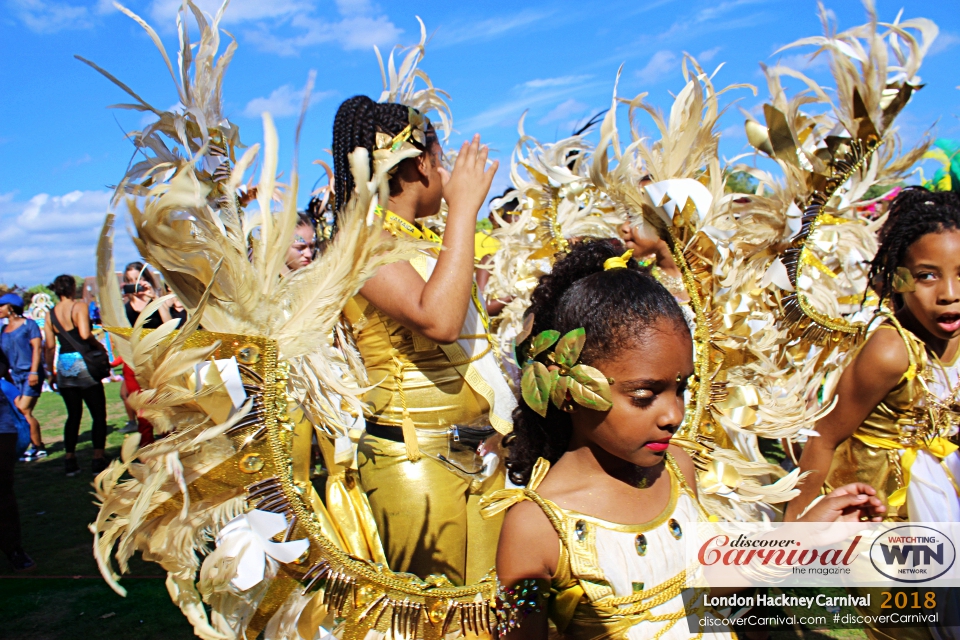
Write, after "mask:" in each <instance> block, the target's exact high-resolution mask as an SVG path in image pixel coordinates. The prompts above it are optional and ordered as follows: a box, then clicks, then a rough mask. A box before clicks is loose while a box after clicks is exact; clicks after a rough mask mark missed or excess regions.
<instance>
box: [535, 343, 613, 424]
mask: <svg viewBox="0 0 960 640" xmlns="http://www.w3.org/2000/svg"><path fill="white" fill-rule="evenodd" d="M558 339H559V341H558ZM585 341H586V332H585V331H584V329H583V328H582V327H581V328H579V329H574V330H573V331H570V332H569V333H567V334H566V335H565V336H563V337H562V338H561V337H560V332H559V331H554V330H552V329H550V330H547V331H544V332H542V333H539V334H537V335H536V336H535V337H534V338H533V339H532V340H531V341H530V347H529V349H528V350H527V360H526V363H524V365H523V376H522V377H521V379H520V391H521V395H522V396H523V400H524V402H526V403H527V405H528V406H529V407H530V408H531V409H533V410H534V411H536V412H537V413H538V414H539V415H540V416H542V417H546V416H547V408H548V406H549V403H550V402H553V405H554V406H555V407H557V408H558V409H563V407H564V405H565V404H566V403H567V398H568V396H569V398H570V399H571V400H573V401H574V402H576V403H577V404H579V405H580V406H582V407H586V408H588V409H593V410H594V411H609V410H610V408H611V407H613V400H612V397H611V394H610V383H609V382H608V381H607V378H606V377H605V376H604V375H603V374H602V373H601V372H600V371H599V370H598V369H595V368H594V367H591V366H588V365H585V364H577V360H579V359H580V352H581V351H582V350H583V345H584V342H585ZM554 343H556V345H557V346H556V348H555V349H554V350H553V353H550V354H548V355H547V360H548V361H550V362H551V363H552V364H555V365H556V366H557V368H556V369H554V370H553V371H550V370H549V369H548V368H547V366H546V365H545V364H544V363H542V362H538V361H537V360H535V358H536V357H537V356H538V355H540V354H541V353H543V352H544V351H546V350H547V349H549V348H550V347H551V346H553V344H554Z"/></svg>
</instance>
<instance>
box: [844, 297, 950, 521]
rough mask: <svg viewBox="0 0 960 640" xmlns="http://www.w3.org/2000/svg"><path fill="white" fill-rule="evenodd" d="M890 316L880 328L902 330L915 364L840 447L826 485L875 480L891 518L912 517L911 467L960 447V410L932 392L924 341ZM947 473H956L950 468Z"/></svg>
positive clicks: (888, 516) (873, 481) (874, 482)
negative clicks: (922, 455)
mask: <svg viewBox="0 0 960 640" xmlns="http://www.w3.org/2000/svg"><path fill="white" fill-rule="evenodd" d="M884 315H885V317H886V318H887V319H888V322H887V323H884V324H882V325H880V326H879V327H878V328H877V330H878V331H879V330H883V329H886V330H893V331H897V332H898V333H899V334H900V337H901V338H902V339H903V342H904V345H905V346H906V348H907V354H908V356H909V360H910V365H909V367H908V369H907V371H906V372H905V373H904V374H903V377H902V378H901V379H900V381H899V382H898V383H897V385H896V386H895V387H894V388H893V389H892V390H891V391H890V392H889V393H888V394H887V396H886V397H885V398H884V399H883V400H882V401H881V402H880V404H878V405H877V406H876V407H874V409H873V411H871V412H870V415H868V416H867V418H866V419H865V420H864V421H863V423H862V424H861V425H860V426H859V427H857V430H856V431H855V432H854V434H853V436H852V437H850V438H848V439H847V440H845V441H844V442H842V443H841V444H840V446H838V447H837V450H836V452H835V453H834V456H833V463H832V464H831V466H830V471H829V473H828V474H827V480H826V484H827V487H828V488H833V487H840V486H843V485H845V484H849V483H852V482H863V483H865V484H869V485H870V486H872V487H873V488H874V489H876V490H877V497H878V498H879V499H880V500H883V501H884V503H886V504H887V507H888V512H887V519H888V520H907V519H908V513H907V504H906V487H907V485H909V482H910V472H909V471H910V466H911V465H912V463H913V461H914V460H915V458H916V455H917V452H918V451H926V452H927V453H930V454H931V455H933V456H935V457H936V458H937V459H939V460H943V458H945V457H946V456H947V455H949V454H950V453H952V452H953V451H955V450H956V446H954V445H953V444H952V443H950V442H949V441H948V440H947V439H946V437H947V436H949V435H953V434H952V432H955V431H956V421H957V414H956V413H955V412H954V411H952V410H951V408H950V407H949V406H946V405H944V403H943V401H942V400H940V399H939V398H938V397H937V396H936V395H935V394H934V393H933V392H932V391H931V390H930V386H931V385H932V384H934V376H933V367H932V366H931V362H930V358H929V356H928V354H927V351H926V347H925V345H924V343H923V342H922V341H921V340H920V339H919V338H917V337H916V336H914V335H913V334H912V333H910V332H909V331H907V330H905V329H904V328H903V327H901V326H900V323H899V322H898V321H897V320H896V318H895V317H893V315H892V314H884ZM938 364H940V363H939V361H938ZM941 368H943V366H942V365H941ZM947 474H948V477H952V476H951V474H950V473H949V471H948V472H947Z"/></svg>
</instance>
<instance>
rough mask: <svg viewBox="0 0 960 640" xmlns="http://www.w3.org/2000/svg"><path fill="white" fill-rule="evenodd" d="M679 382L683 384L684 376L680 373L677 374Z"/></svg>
mask: <svg viewBox="0 0 960 640" xmlns="http://www.w3.org/2000/svg"><path fill="white" fill-rule="evenodd" d="M677 382H683V376H682V375H680V374H679V373H678V374H677Z"/></svg>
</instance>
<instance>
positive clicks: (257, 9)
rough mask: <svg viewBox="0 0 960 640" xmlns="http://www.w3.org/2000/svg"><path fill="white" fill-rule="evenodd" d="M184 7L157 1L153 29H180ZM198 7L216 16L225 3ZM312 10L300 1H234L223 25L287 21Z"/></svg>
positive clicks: (203, 1) (202, 0)
mask: <svg viewBox="0 0 960 640" xmlns="http://www.w3.org/2000/svg"><path fill="white" fill-rule="evenodd" d="M182 4H183V3H182V2H181V0H153V1H152V2H151V3H150V8H149V10H148V14H149V16H150V18H151V20H152V21H153V26H154V27H157V28H161V29H163V30H165V31H166V30H169V31H172V30H173V29H174V28H175V26H176V22H175V21H174V19H175V17H176V15H177V11H179V10H180V7H181V6H182ZM194 4H196V5H197V6H198V7H199V8H200V10H201V11H203V12H205V13H207V14H209V15H211V16H214V15H216V14H217V11H218V10H219V9H220V5H221V4H222V2H221V0H194ZM311 9H312V7H311V6H310V4H309V3H308V2H300V1H298V0H271V1H270V2H263V1H262V0H231V1H230V5H229V6H228V7H227V10H226V11H225V12H224V14H223V22H222V24H238V23H241V22H248V21H251V20H264V19H268V18H284V17H289V16H292V15H295V14H297V13H299V12H306V11H310V10H311Z"/></svg>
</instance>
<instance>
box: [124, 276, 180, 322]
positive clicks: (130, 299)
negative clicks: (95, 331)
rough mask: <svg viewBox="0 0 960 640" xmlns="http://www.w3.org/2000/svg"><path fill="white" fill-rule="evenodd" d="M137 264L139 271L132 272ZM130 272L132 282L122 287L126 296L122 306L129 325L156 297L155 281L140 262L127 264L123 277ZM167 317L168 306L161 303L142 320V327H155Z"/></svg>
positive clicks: (168, 316) (166, 319)
mask: <svg viewBox="0 0 960 640" xmlns="http://www.w3.org/2000/svg"><path fill="white" fill-rule="evenodd" d="M137 265H140V271H138V272H136V273H134V268H135V267H136V266H137ZM131 273H132V274H133V278H132V280H133V282H128V283H125V284H124V287H123V293H124V295H126V298H127V300H126V302H125V303H124V305H123V308H124V310H125V311H126V312H127V320H129V321H130V326H133V325H134V324H136V322H137V318H139V317H140V312H141V311H143V310H144V309H145V308H146V307H147V305H148V304H150V303H151V302H153V301H154V300H155V299H156V298H157V291H158V288H157V283H156V282H154V280H153V274H151V273H150V272H149V271H147V270H146V269H144V268H143V263H142V262H131V263H130V264H128V265H127V270H126V272H125V274H124V278H125V279H126V278H129V277H130V276H131ZM169 319H170V311H169V307H168V306H166V305H162V306H161V307H160V308H159V309H157V310H156V311H154V312H153V313H152V314H150V317H149V318H147V320H146V322H144V324H143V328H144V329H156V328H157V327H159V326H160V325H162V324H163V323H164V322H166V321H168V320H169Z"/></svg>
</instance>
